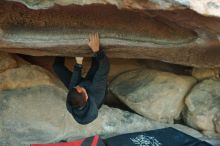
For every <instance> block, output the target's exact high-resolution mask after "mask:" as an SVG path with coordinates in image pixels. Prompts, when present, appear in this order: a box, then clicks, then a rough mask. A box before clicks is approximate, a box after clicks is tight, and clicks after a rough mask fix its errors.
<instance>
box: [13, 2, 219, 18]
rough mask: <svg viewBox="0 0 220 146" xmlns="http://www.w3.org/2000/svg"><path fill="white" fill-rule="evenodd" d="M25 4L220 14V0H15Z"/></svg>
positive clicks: (44, 6)
mask: <svg viewBox="0 0 220 146" xmlns="http://www.w3.org/2000/svg"><path fill="white" fill-rule="evenodd" d="M13 1H17V2H21V3H23V4H25V5H26V6H27V7H29V8H31V9H47V8H49V7H52V6H54V5H56V4H57V5H70V4H76V5H89V4H97V3H98V4H112V5H115V6H117V7H118V8H127V9H141V10H144V9H153V10H155V9H162V10H173V9H180V8H182V9H183V8H190V9H192V10H194V11H196V12H198V13H201V14H203V15H210V16H217V17H219V16H220V1H219V0H202V1H198V0H105V1H102V0H83V1H79V0H44V1H42V0H35V1H33V0H32V1H27V0H13Z"/></svg>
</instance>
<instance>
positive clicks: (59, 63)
mask: <svg viewBox="0 0 220 146" xmlns="http://www.w3.org/2000/svg"><path fill="white" fill-rule="evenodd" d="M53 70H54V72H55V73H56V74H57V76H58V77H59V78H60V80H61V81H62V82H63V83H64V85H65V86H66V87H67V88H68V86H69V81H70V78H71V75H72V72H71V71H69V70H68V69H67V68H66V67H65V66H64V57H56V58H55V61H54V64H53Z"/></svg>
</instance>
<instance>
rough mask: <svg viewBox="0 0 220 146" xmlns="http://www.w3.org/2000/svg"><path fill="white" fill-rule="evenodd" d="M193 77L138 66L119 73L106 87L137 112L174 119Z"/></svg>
mask: <svg viewBox="0 0 220 146" xmlns="http://www.w3.org/2000/svg"><path fill="white" fill-rule="evenodd" d="M195 83H196V80H195V79H194V78H192V77H189V76H179V75H175V74H172V73H168V72H160V71H156V70H150V69H139V70H134V71H130V72H127V73H123V74H121V75H119V76H118V77H117V78H116V79H115V80H113V81H112V83H111V85H110V90H111V91H112V93H113V94H114V95H116V96H117V97H118V98H119V99H120V100H121V101H122V102H124V103H125V104H127V105H128V106H129V107H130V108H131V109H133V110H134V111H136V112H137V113H139V114H141V115H143V116H145V117H148V118H151V119H154V120H157V121H162V122H173V120H174V119H178V118H179V115H180V112H181V111H182V108H183V106H184V97H185V95H186V94H187V93H188V91H189V90H190V88H191V87H192V86H193V85H194V84H195Z"/></svg>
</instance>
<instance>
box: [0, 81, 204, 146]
mask: <svg viewBox="0 0 220 146" xmlns="http://www.w3.org/2000/svg"><path fill="white" fill-rule="evenodd" d="M65 98H66V92H65V90H63V89H62V88H58V87H55V86H50V85H41V86H35V87H31V88H23V89H14V90H6V91H1V92H0V104H1V110H0V115H1V126H0V145H1V146H11V145H13V146H21V145H29V144H30V143H50V142H57V141H59V140H62V139H69V140H70V139H71V140H73V139H77V138H82V137H87V136H91V135H95V134H100V135H102V136H103V137H104V138H106V137H109V136H114V135H117V134H122V133H128V132H136V131H143V130H153V129H158V128H164V127H170V126H171V127H174V128H176V129H179V130H181V131H183V132H185V133H187V134H189V135H192V136H194V137H197V138H203V135H201V134H200V133H199V132H197V131H195V130H192V129H190V128H187V127H185V126H181V125H170V124H161V123H158V122H155V121H151V120H149V119H146V118H143V117H141V116H139V115H136V114H133V113H130V112H126V111H122V110H119V109H115V108H109V107H107V106H103V107H102V108H101V109H100V111H99V116H98V118H97V119H96V120H95V121H94V122H92V123H90V124H88V125H80V124H78V123H76V122H75V120H74V119H73V118H72V116H71V115H70V114H69V113H68V112H67V110H66V107H65Z"/></svg>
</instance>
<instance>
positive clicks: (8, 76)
mask: <svg viewBox="0 0 220 146" xmlns="http://www.w3.org/2000/svg"><path fill="white" fill-rule="evenodd" d="M0 82H1V84H0V90H10V89H16V88H29V87H32V86H37V85H54V84H55V83H57V84H59V85H60V86H62V83H61V82H60V81H59V80H57V79H55V77H54V76H53V75H52V74H51V73H50V72H49V71H47V70H45V69H43V68H41V67H39V66H36V65H22V66H21V67H19V68H13V69H8V70H6V71H5V72H3V73H0Z"/></svg>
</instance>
